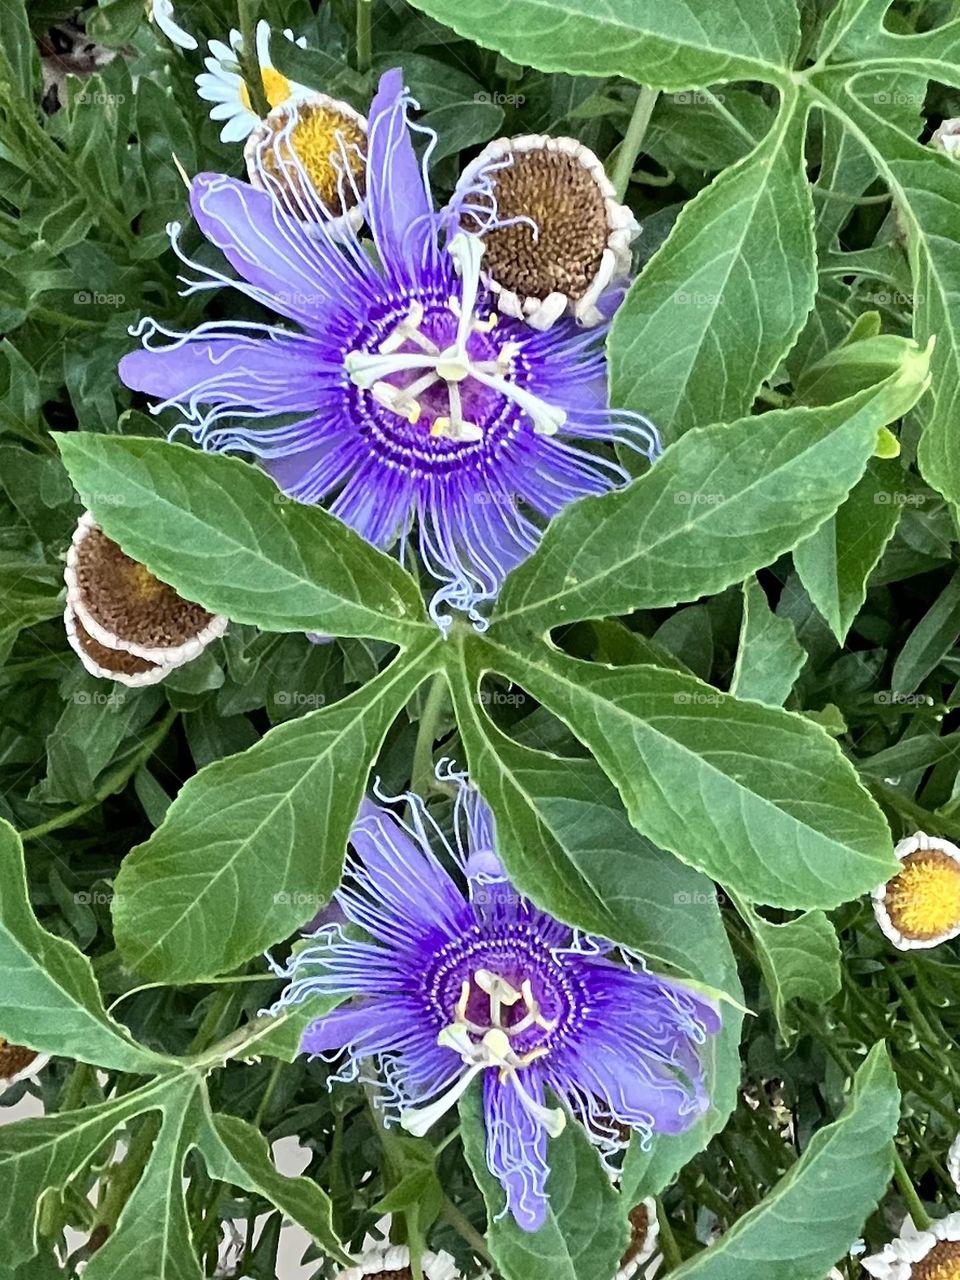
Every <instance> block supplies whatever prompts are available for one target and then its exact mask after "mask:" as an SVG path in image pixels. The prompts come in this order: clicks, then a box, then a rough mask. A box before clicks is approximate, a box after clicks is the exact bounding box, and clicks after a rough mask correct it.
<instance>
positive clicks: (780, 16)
mask: <svg viewBox="0 0 960 1280" xmlns="http://www.w3.org/2000/svg"><path fill="white" fill-rule="evenodd" d="M416 7H417V8H418V9H422V10H423V12H424V13H428V14H429V15H430V16H431V17H432V18H436V19H437V21H438V22H443V23H445V24H446V25H447V26H448V27H452V28H453V30H454V31H456V32H457V34H458V35H461V36H467V37H468V38H469V39H471V40H475V41H476V42H477V44H480V45H483V46H484V47H486V48H488V49H499V51H500V52H501V53H503V54H506V56H507V57H508V58H511V59H512V60H513V61H514V62H521V63H527V64H529V65H530V66H533V67H538V68H539V69H540V70H541V71H570V72H574V73H577V74H580V75H593V76H609V75H623V76H627V77H628V78H630V79H633V80H636V81H638V82H641V83H644V84H650V85H654V86H656V87H658V88H661V89H687V88H689V87H690V86H691V85H702V84H712V83H715V82H719V81H721V80H769V81H774V82H778V81H782V80H784V79H785V71H786V69H787V68H788V67H789V66H790V64H791V63H792V61H793V56H794V53H795V51H796V48H797V44H798V43H799V30H798V22H797V10H796V6H795V4H793V3H792V0H740V3H736V4H735V3H733V0H722V2H718V3H716V4H711V5H708V6H703V5H699V6H698V5H696V4H694V3H692V0H675V3H673V4H670V5H668V6H667V5H662V4H657V3H656V0H605V3H604V4H603V5H597V4H595V3H593V2H592V0H474V3H472V4H462V3H461V2H460V0H416Z"/></svg>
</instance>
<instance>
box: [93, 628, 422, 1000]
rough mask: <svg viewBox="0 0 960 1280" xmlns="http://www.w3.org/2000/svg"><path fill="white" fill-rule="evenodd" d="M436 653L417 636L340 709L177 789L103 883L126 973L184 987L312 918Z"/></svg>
mask: <svg viewBox="0 0 960 1280" xmlns="http://www.w3.org/2000/svg"><path fill="white" fill-rule="evenodd" d="M440 643H441V641H440V638H439V635H436V636H431V637H430V638H429V640H428V642H427V644H426V645H424V646H423V647H422V648H421V649H420V650H419V651H410V652H409V653H407V654H404V655H401V656H400V657H398V658H397V659H395V661H394V662H393V664H392V665H391V666H389V667H388V668H387V669H386V670H385V671H384V672H382V673H381V674H380V675H379V676H378V677H377V678H376V679H375V680H373V681H371V682H370V684H368V685H366V686H364V688H362V689H359V690H358V691H357V692H356V693H354V694H351V695H350V696H349V697H347V698H344V699H343V701H342V702H338V703H336V704H334V705H333V706H331V707H323V708H322V709H320V710H319V711H312V712H309V713H308V714H307V715H304V716H301V717H300V718H299V719H297V720H290V721H288V722H286V723H285V724H282V725H278V726H277V728H275V729H271V730H270V732H269V733H267V734H266V735H265V736H264V738H263V739H262V740H261V741H260V742H258V743H257V744H256V746H253V747H251V748H250V749H249V750H248V751H244V752H241V753H239V754H238V755H233V756H228V757H227V758H226V759H224V760H218V761H216V762H215V763H213V764H211V765H208V766H207V768H206V769H202V770H201V771H200V772H199V773H198V774H196V775H195V776H194V777H192V778H191V779H190V780H189V781H188V782H187V784H186V785H185V786H184V787H183V789H182V790H181V791H180V793H179V795H178V796H177V798H176V800H175V801H174V802H173V804H172V805H171V806H170V809H169V811H168V813H167V817H166V820H165V822H164V823H163V825H162V826H161V827H159V828H158V829H157V830H156V831H155V832H154V834H153V835H152V836H151V837H150V839H149V840H147V841H146V843H144V844H142V845H139V846H138V847H137V848H136V849H134V850H133V851H132V853H130V854H129V855H128V857H127V858H126V859H125V860H124V863H123V866H122V867H121V869H120V874H119V875H118V877H117V880H116V887H115V888H116V891H115V895H114V901H113V920H114V929H115V933H116V939H117V946H118V947H119V949H120V952H121V954H122V956H123V958H124V961H125V963H126V964H127V965H128V966H129V967H130V968H131V969H133V970H135V971H136V972H137V973H140V974H143V975H144V976H145V977H147V978H151V979H156V980H160V981H164V982H196V981H198V980H199V979H200V978H204V977H210V976H212V975H215V974H218V973H223V972H225V971H227V970H229V969H233V968H235V967H236V966H237V965H239V964H242V963H243V962H244V961H246V960H249V959H250V957H251V956H254V955H256V954H257V953H258V952H260V951H262V950H263V949H264V947H267V946H269V945H270V944H271V943H274V942H276V941H277V940H278V939H280V938H284V937H286V936H287V935H288V934H290V933H291V932H292V931H293V930H294V929H295V928H296V927H297V926H298V925H301V924H303V923H304V922H305V921H306V920H309V919H310V918H311V917H312V916H314V915H315V914H316V913H317V911H319V909H320V907H321V906H322V905H323V904H324V903H325V902H326V901H327V899H328V898H329V897H330V894H331V893H332V891H333V890H334V888H335V887H336V885H337V883H338V881H339V879H340V872H341V868H342V865H343V854H344V849H345V848H346V842H347V836H348V833H349V831H350V827H351V825H352V824H353V821H354V818H355V816H356V813H357V809H358V807H359V804H360V800H361V797H362V795H363V789H364V787H365V786H366V782H367V774H368V772H369V769H370V764H371V761H372V760H373V759H374V758H375V756H376V754H377V752H378V751H379V749H380V745H381V743H382V742H383V739H384V736H385V734H386V732H387V730H388V729H389V728H390V725H391V724H392V722H393V720H394V719H395V717H396V715H397V714H398V712H399V711H400V709H401V707H403V705H404V704H405V702H406V701H407V699H408V698H409V697H410V695H411V694H412V693H413V692H414V690H415V689H416V688H417V686H418V685H419V684H420V682H421V680H422V679H423V678H424V676H425V675H426V674H427V672H428V670H429V669H430V661H431V658H432V655H433V654H434V651H435V650H436V648H437V647H438V646H439V644H440Z"/></svg>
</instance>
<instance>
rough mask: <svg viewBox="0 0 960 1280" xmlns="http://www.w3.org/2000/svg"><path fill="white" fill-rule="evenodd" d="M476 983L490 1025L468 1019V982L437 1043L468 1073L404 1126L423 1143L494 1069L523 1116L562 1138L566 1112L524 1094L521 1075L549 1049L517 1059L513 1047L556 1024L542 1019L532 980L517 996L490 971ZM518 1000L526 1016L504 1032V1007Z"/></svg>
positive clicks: (483, 972)
mask: <svg viewBox="0 0 960 1280" xmlns="http://www.w3.org/2000/svg"><path fill="white" fill-rule="evenodd" d="M473 981H474V983H475V984H476V986H477V987H479V989H480V990H481V991H482V992H484V994H485V995H486V996H487V998H488V1000H489V1003H490V1022H491V1025H490V1026H489V1027H483V1026H480V1025H479V1024H478V1023H476V1022H472V1021H471V1020H470V1019H469V1018H468V1017H467V1005H468V1003H469V1001H470V994H471V984H470V983H469V982H466V981H465V982H463V983H461V987H460V998H459V1000H458V1001H457V1005H456V1009H455V1018H454V1021H453V1022H451V1023H450V1024H449V1025H448V1026H446V1027H444V1028H443V1029H442V1031H441V1032H440V1034H439V1035H438V1036H437V1043H438V1044H440V1045H443V1046H444V1047H445V1048H448V1049H453V1050H454V1051H455V1052H456V1053H459V1055H460V1057H461V1058H462V1059H463V1061H464V1062H465V1063H466V1065H467V1068H468V1070H467V1071H465V1072H464V1074H463V1075H462V1076H460V1077H459V1078H458V1079H457V1080H456V1081H455V1082H454V1083H453V1085H451V1087H450V1088H449V1089H448V1090H447V1092H446V1093H444V1094H442V1095H441V1096H440V1097H439V1098H437V1099H435V1101H433V1102H431V1103H429V1104H428V1105H427V1106H425V1107H416V1108H413V1109H412V1110H409V1111H405V1112H404V1113H403V1115H402V1116H401V1117H400V1123H401V1125H402V1126H403V1128H404V1129H405V1130H406V1131H407V1132H408V1133H411V1134H413V1135H414V1137H422V1136H423V1135H424V1134H425V1133H426V1132H427V1130H428V1129H429V1128H430V1127H431V1126H432V1125H433V1124H435V1123H436V1121H437V1120H439V1119H440V1117H441V1116H443V1115H445V1114H446V1112H447V1111H449V1109H450V1108H451V1107H452V1106H453V1105H454V1104H455V1103H456V1102H457V1101H458V1099H460V1098H461V1097H462V1096H463V1094H464V1093H465V1092H466V1090H467V1089H468V1088H469V1086H470V1083H471V1082H472V1081H473V1080H474V1078H475V1077H476V1076H477V1075H479V1073H480V1072H481V1071H485V1070H486V1069H487V1068H490V1067H493V1068H496V1069H497V1071H498V1076H499V1080H500V1083H501V1084H509V1085H511V1086H512V1087H513V1088H514V1089H515V1090H516V1092H517V1096H518V1097H519V1099H520V1101H521V1103H522V1104H523V1106H524V1108H525V1110H526V1111H527V1112H528V1113H529V1114H530V1115H531V1116H532V1117H533V1118H534V1119H535V1120H537V1121H538V1123H539V1124H541V1125H542V1126H543V1128H544V1129H546V1131H547V1133H548V1134H549V1135H550V1136H551V1137H552V1138H556V1137H558V1136H559V1135H560V1134H561V1133H562V1132H563V1130H564V1128H565V1126H566V1123H567V1115H566V1112H565V1111H564V1110H563V1108H562V1107H545V1106H543V1104H542V1103H539V1102H537V1100H536V1099H535V1098H532V1097H531V1096H530V1094H529V1093H528V1092H527V1090H526V1089H525V1088H524V1086H523V1081H522V1080H521V1079H520V1076H519V1075H518V1072H519V1071H522V1070H523V1068H524V1067H528V1066H530V1064H531V1063H532V1062H536V1061H537V1060H538V1059H539V1058H543V1057H545V1056H546V1055H547V1053H548V1050H547V1048H546V1047H545V1046H543V1045H538V1046H537V1047H536V1048H533V1049H530V1050H529V1051H528V1052H527V1053H523V1054H518V1053H516V1052H515V1050H514V1048H513V1045H512V1043H511V1041H512V1040H513V1039H514V1038H515V1037H516V1036H518V1035H520V1033H521V1032H523V1031H526V1030H528V1029H529V1028H530V1027H532V1026H538V1027H542V1028H543V1029H544V1030H545V1031H553V1030H554V1029H555V1027H556V1025H557V1023H556V1022H555V1021H552V1020H550V1019H548V1018H544V1017H543V1015H542V1014H541V1012H540V1007H539V1005H538V1003H537V1001H536V999H535V998H534V995H533V988H532V986H531V984H530V980H529V978H527V979H525V980H524V981H523V983H522V984H521V987H520V990H519V991H518V990H517V988H516V987H514V986H513V985H512V983H509V982H507V980H506V979H505V978H501V977H500V975H499V974H496V973H493V972H492V971H491V970H489V969H478V970H477V971H476V973H475V974H474V975H473ZM520 1000H522V1001H523V1003H524V1006H525V1007H526V1010H527V1012H526V1015H525V1016H524V1017H523V1018H522V1019H521V1020H520V1021H519V1022H516V1023H514V1024H513V1026H506V1027H505V1026H504V1025H503V1022H502V1010H503V1008H504V1006H506V1007H507V1008H512V1007H513V1006H514V1005H515V1004H517V1003H518V1002H519V1001H520ZM474 1035H478V1036H480V1037H481V1038H480V1040H479V1042H478V1041H476V1040H474V1039H473V1038H472V1036H474Z"/></svg>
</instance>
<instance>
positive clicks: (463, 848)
mask: <svg viewBox="0 0 960 1280" xmlns="http://www.w3.org/2000/svg"><path fill="white" fill-rule="evenodd" d="M446 777H447V778H449V779H452V780H453V781H455V782H456V783H457V799H456V802H455V809H454V839H453V842H452V843H451V841H449V840H447V839H446V838H445V837H444V835H443V833H442V832H441V830H440V828H439V827H438V826H437V824H436V823H435V822H434V820H433V819H432V818H431V816H430V814H429V813H428V811H427V809H426V807H425V805H424V804H423V802H422V801H421V800H420V799H419V797H417V796H414V795H408V796H404V797H403V799H404V800H405V801H406V802H407V803H408V805H409V813H410V819H409V822H404V821H402V820H401V819H400V818H399V817H398V816H397V815H396V814H395V813H394V812H392V811H391V810H389V809H385V808H382V807H381V806H379V805H377V804H375V803H373V802H372V801H370V800H366V801H364V803H363V805H362V807H361V810H360V815H359V817H358V819H357V822H356V825H355V826H354V829H353V833H352V836H351V843H352V852H351V853H350V854H348V860H347V871H346V878H345V881H344V884H343V885H342V886H341V888H340V889H339V890H338V892H337V895H336V898H337V900H338V902H339V904H340V906H341V907H342V909H343V911H344V913H345V915H346V917H347V919H348V921H349V922H350V924H351V925H355V926H358V927H359V929H360V930H362V931H363V934H364V937H363V938H362V939H361V938H360V937H358V936H357V935H356V932H355V931H354V930H353V929H350V930H349V931H348V930H345V929H344V927H343V926H342V925H339V924H332V925H329V926H327V927H326V928H324V929H321V930H319V931H318V932H317V934H316V935H314V936H315V939H316V941H315V942H313V943H312V944H310V945H308V946H306V947H304V948H303V949H302V950H300V951H299V952H298V953H297V954H296V955H295V956H294V957H293V958H292V959H291V962H290V965H289V966H288V968H287V969H286V970H285V971H284V974H285V976H287V977H289V978H291V982H290V985H289V986H288V987H287V989H286V991H285V992H284V994H283V996H282V997H281V1000H280V1002H279V1004H278V1005H277V1006H276V1008H277V1009H279V1008H284V1007H287V1006H289V1005H291V1004H299V1003H300V1002H301V1001H303V1000H305V999H307V998H309V997H310V996H314V995H323V996H327V997H329V996H330V995H343V996H347V997H353V999H352V1000H350V1002H349V1003H347V1004H345V1005H343V1006H341V1007H340V1008H339V1009H337V1010H335V1011H334V1012H333V1013H330V1014H327V1015H326V1016H325V1017H322V1018H320V1019H318V1020H317V1021H316V1022H313V1023H312V1024H311V1025H310V1026H309V1027H308V1028H307V1030H306V1032H305V1033H304V1036H303V1040H302V1043H301V1049H302V1051H303V1052H304V1053H308V1054H319V1055H323V1056H324V1057H326V1058H328V1059H329V1060H331V1061H332V1060H334V1059H336V1058H338V1057H339V1056H340V1055H341V1054H345V1055H346V1056H345V1062H344V1065H342V1066H341V1067H340V1069H339V1070H338V1072H337V1074H336V1075H334V1076H332V1078H331V1083H332V1082H333V1081H351V1080H355V1079H357V1077H358V1074H359V1070H360V1064H361V1063H362V1062H363V1061H364V1060H365V1059H372V1060H373V1063H374V1066H375V1067H376V1069H377V1081H378V1084H379V1086H380V1087H381V1089H382V1090H383V1097H384V1111H385V1118H386V1121H387V1123H395V1122H399V1123H400V1124H401V1125H402V1127H403V1128H404V1129H405V1130H407V1131H408V1132H409V1133H412V1134H414V1135H417V1136H419V1135H422V1134H424V1133H425V1132H426V1131H427V1130H428V1129H429V1128H430V1127H431V1125H433V1123H434V1122H435V1121H437V1120H439V1119H440V1117H441V1116H443V1115H444V1114H445V1113H446V1112H447V1111H448V1110H449V1109H450V1108H451V1107H453V1106H454V1105H455V1104H456V1103H457V1101H458V1099H459V1098H460V1097H461V1096H462V1095H463V1094H464V1093H465V1091H466V1090H467V1089H468V1088H469V1087H470V1085H471V1083H472V1082H473V1081H474V1080H475V1079H477V1078H478V1077H482V1082H483V1109H484V1116H485V1123H486V1135H487V1137H486V1157H487V1164H488V1166H489V1168H490V1171H491V1173H492V1174H493V1175H494V1176H495V1177H496V1178H498V1179H499V1181H500V1184H501V1185H502V1187H503V1189H504V1191H505V1193H506V1208H505V1211H506V1210H509V1212H510V1213H512V1214H513V1216H514V1218H515V1219H516V1221H517V1223H518V1224H519V1225H520V1226H521V1227H522V1228H523V1229H524V1230H527V1231H536V1230H537V1229H538V1228H539V1227H540V1226H541V1224H542V1223H543V1221H544V1217H545V1214H546V1209H547V1191H546V1183H547V1177H548V1174H549V1164H548V1159H547V1152H548V1147H547V1142H548V1138H550V1137H553V1136H557V1135H558V1134H559V1133H560V1132H561V1131H562V1130H563V1128H564V1126H565V1124H566V1122H567V1118H568V1114H569V1115H572V1116H573V1117H574V1118H575V1119H577V1120H579V1121H580V1122H581V1123H582V1124H583V1125H584V1127H585V1130H586V1132H587V1135H588V1136H589V1137H590V1138H591V1139H592V1140H593V1141H594V1142H595V1143H596V1144H597V1145H598V1146H599V1147H600V1148H601V1151H602V1152H603V1153H604V1154H605V1155H606V1156H610V1155H612V1154H613V1153H615V1152H616V1151H618V1150H620V1149H621V1148H622V1147H623V1146H624V1144H625V1141H626V1139H627V1138H628V1137H629V1130H631V1129H636V1130H638V1131H639V1132H640V1133H641V1135H643V1136H644V1138H648V1137H649V1135H650V1134H651V1133H653V1132H661V1133H678V1132H681V1131H682V1130H684V1129H686V1128H688V1127H689V1126H690V1125H691V1124H692V1123H693V1122H694V1120H695V1119H696V1118H697V1117H698V1116H699V1115H701V1114H702V1113H703V1111H704V1110H705V1109H706V1107H707V1106H708V1103H709V1099H708V1096H707V1090H706V1085H705V1080H704V1071H703V1067H702V1065H701V1062H700V1057H699V1047H700V1046H701V1045H702V1044H703V1043H704V1042H705V1040H706V1038H707V1036H708V1035H712V1034H714V1033H715V1032H716V1031H717V1030H718V1029H719V1026H720V1019H719V1016H718V1014H717V1011H716V1009H715V1008H714V1006H713V1005H712V1004H711V1003H709V1002H708V1001H707V1000H705V999H704V998H703V997H702V996H700V995H698V994H696V993H695V992H693V991H692V990H690V989H688V988H687V987H684V986H682V985H680V984H678V983H676V982H672V981H668V980H666V979H664V978H660V977H656V976H654V975H653V974H651V973H648V972H647V971H646V968H645V965H644V962H643V960H642V959H641V958H640V957H639V956H637V955H635V954H633V953H631V952H629V951H628V950H626V949H625V948H623V947H615V946H614V944H613V943H611V942H608V941H606V940H604V939H602V938H598V937H594V936H587V935H584V934H581V933H579V932H577V931H575V930H573V929H570V928H569V927H568V926H567V925H565V924H562V923H560V921H558V920H555V919H554V918H553V917H552V916H549V915H547V914H546V913H545V912H543V911H540V910H539V909H538V908H537V907H535V906H534V905H533V904H532V903H531V902H530V901H528V899H526V898H524V897H523V896H521V895H520V894H518V893H517V892H516V891H515V890H514V889H513V887H512V886H511V884H510V881H509V880H508V879H507V877H506V874H505V872H504V870H503V867H502V865H501V863H500V860H499V858H498V857H497V854H496V852H495V844H496V841H495V834H494V825H493V817H492V814H491V812H490V810H489V808H488V807H487V805H486V804H485V803H484V801H483V800H482V799H481V798H480V796H479V795H478V794H477V792H476V791H475V790H473V789H472V788H470V787H469V785H468V784H467V782H466V780H465V779H464V778H463V777H462V776H461V775H457V774H453V773H449V774H447V775H446ZM435 844H436V845H437V846H439V848H440V849H441V851H442V854H443V856H444V862H446V863H448V864H449V865H450V866H451V868H453V869H455V870H458V871H459V872H460V873H461V874H462V877H463V880H464V882H465V886H466V887H465V889H461V887H460V885H459V884H458V883H457V881H456V880H455V879H454V877H453V875H451V874H450V872H449V871H448V870H447V869H446V867H445V865H444V863H442V862H441V860H440V858H439V857H438V856H437V854H436V853H435V852H434V845H435ZM551 1095H552V1096H551ZM558 1104H562V1105H558Z"/></svg>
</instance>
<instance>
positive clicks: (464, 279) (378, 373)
mask: <svg viewBox="0 0 960 1280" xmlns="http://www.w3.org/2000/svg"><path fill="white" fill-rule="evenodd" d="M447 252H448V253H449V254H450V257H451V258H452V259H453V262H454V267H455V269H456V271H457V274H458V275H459V276H460V279H461V292H460V296H459V297H457V296H455V295H454V296H451V297H450V298H449V299H448V300H447V303H446V308H447V310H448V311H449V312H450V313H451V314H452V315H453V316H454V317H455V318H456V321H457V328H456V334H455V336H454V340H453V342H451V343H450V344H449V345H448V346H446V347H443V348H442V349H441V348H440V347H438V346H437V344H436V343H435V342H434V341H433V340H432V339H431V338H430V337H429V336H428V335H427V334H426V333H424V332H423V324H424V319H425V313H424V307H423V304H422V303H421V302H419V301H417V300H413V301H411V303H410V305H409V308H408V310H407V313H406V315H405V316H404V317H403V319H402V320H400V321H398V323H397V324H395V325H394V326H393V328H392V329H391V331H390V332H389V333H388V334H387V335H386V337H385V338H384V339H383V340H382V341H381V342H380V344H379V346H378V348H377V350H376V351H363V350H355V351H350V352H348V353H347V355H346V357H345V359H344V368H345V369H346V372H347V374H348V376H349V377H350V380H351V381H352V382H353V384H354V385H355V386H356V387H359V388H360V390H361V391H369V392H370V393H371V394H372V396H373V398H374V400H375V401H376V403H377V404H379V405H381V406H382V407H383V408H385V409H387V410H388V411H389V412H391V413H395V414H397V416H398V417H401V418H405V419H406V421H407V422H409V423H411V424H412V425H416V424H417V423H418V422H419V421H420V418H421V416H422V405H421V403H420V400H419V399H418V397H419V396H420V395H422V394H423V392H424V391H426V390H428V389H429V388H431V387H433V386H435V385H436V384H437V383H438V382H439V383H442V384H443V386H444V388H445V390H446V394H447V404H448V411H447V413H446V414H439V415H437V416H436V417H435V418H434V419H433V421H432V422H431V423H430V425H429V428H428V430H429V433H430V435H431V436H433V437H443V438H445V439H449V440H454V441H458V442H463V443H475V442H477V441H479V440H482V439H483V428H482V427H481V426H480V425H479V424H478V423H476V422H474V421H472V420H471V419H470V418H469V417H468V416H467V409H466V404H465V402H466V401H467V399H468V384H469V383H470V381H471V380H472V381H474V382H477V383H480V384H481V385H483V386H485V387H488V388H489V389H490V390H492V391H495V392H497V393H498V394H499V395H500V396H502V397H503V398H504V399H505V400H509V401H511V402H512V403H513V404H515V405H517V407H518V408H519V409H520V410H522V412H524V413H525V414H526V415H527V416H528V417H529V419H530V421H531V423H532V425H533V430H534V432H535V433H536V434H537V435H548V436H549V435H555V434H556V432H557V431H558V430H559V429H560V428H561V427H562V426H563V424H564V423H565V422H566V413H565V412H564V411H563V410H562V409H560V408H558V407H556V406H555V405H551V404H548V403H547V402H546V401H545V400H543V399H541V397H540V396H537V395H535V394H533V393H532V392H530V391H528V390H526V389H525V388H523V387H521V386H519V385H518V384H517V382H516V376H515V375H516V361H517V357H518V355H519V351H520V348H519V345H518V344H517V343H515V342H504V343H503V344H502V346H501V347H500V349H499V351H498V352H497V355H496V358H495V359H486V360H478V359H476V358H475V357H474V356H472V355H471V353H470V350H469V342H470V338H471V336H472V335H473V334H475V333H480V334H484V335H489V334H490V333H492V332H493V330H494V329H495V328H496V326H497V323H498V321H499V316H498V315H497V313H496V312H492V313H491V314H490V315H488V316H486V317H484V318H480V317H479V316H477V314H476V309H477V299H478V296H479V292H480V262H481V259H482V257H483V253H484V244H483V241H482V240H480V239H479V238H478V237H477V236H474V235H468V234H466V233H465V232H462V231H461V232H458V233H457V234H456V235H455V236H454V237H453V239H452V240H451V241H450V244H449V245H448V248H447ZM410 373H415V374H420V376H419V377H417V378H415V379H414V380H413V382H410V383H408V384H407V385H405V386H404V385H401V384H400V383H394V382H391V381H390V380H389V379H390V378H391V376H393V375H397V374H410Z"/></svg>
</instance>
